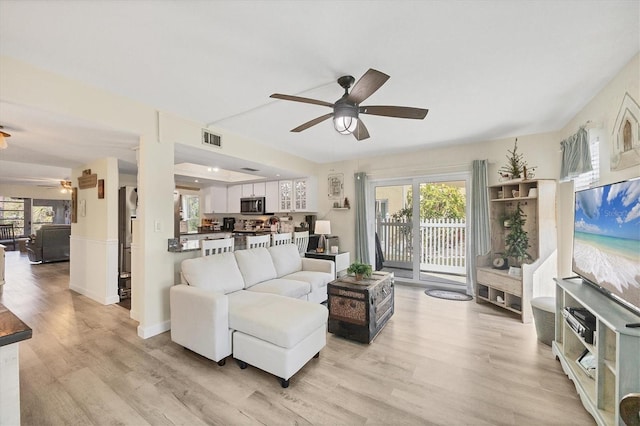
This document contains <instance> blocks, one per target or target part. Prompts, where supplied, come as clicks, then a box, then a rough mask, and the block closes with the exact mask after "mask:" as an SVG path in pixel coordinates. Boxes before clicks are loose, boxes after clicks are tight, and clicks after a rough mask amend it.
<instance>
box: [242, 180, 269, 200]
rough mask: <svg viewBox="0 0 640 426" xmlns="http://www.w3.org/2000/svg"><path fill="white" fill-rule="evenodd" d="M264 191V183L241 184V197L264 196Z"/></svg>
mask: <svg viewBox="0 0 640 426" xmlns="http://www.w3.org/2000/svg"><path fill="white" fill-rule="evenodd" d="M265 193H266V189H265V183H264V182H256V183H245V184H243V185H242V196H243V197H264V196H265Z"/></svg>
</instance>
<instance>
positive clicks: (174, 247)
mask: <svg viewBox="0 0 640 426" xmlns="http://www.w3.org/2000/svg"><path fill="white" fill-rule="evenodd" d="M207 234H211V235H219V237H218V238H201V239H197V240H182V241H181V240H180V239H179V238H169V240H168V249H167V250H168V251H170V252H172V253H184V252H187V251H196V250H200V241H203V240H220V239H222V238H225V237H226V236H227V235H231V233H225V232H215V233H211V232H207ZM189 235H191V234H189ZM201 235H202V234H201Z"/></svg>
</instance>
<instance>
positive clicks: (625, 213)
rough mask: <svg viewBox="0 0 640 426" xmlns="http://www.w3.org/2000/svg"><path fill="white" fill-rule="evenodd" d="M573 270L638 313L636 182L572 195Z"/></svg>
mask: <svg viewBox="0 0 640 426" xmlns="http://www.w3.org/2000/svg"><path fill="white" fill-rule="evenodd" d="M573 270H574V272H576V273H577V274H579V275H581V276H582V277H584V278H586V279H588V280H589V281H591V282H593V283H595V284H597V285H599V286H602V287H604V288H605V289H607V290H609V291H611V292H612V293H614V294H616V295H618V296H619V297H621V298H623V299H624V300H626V301H627V302H629V303H631V304H632V305H634V306H636V307H638V308H639V309H640V179H635V180H631V181H627V182H620V183H616V184H613V185H605V186H601V187H597V188H592V189H588V190H584V191H579V192H576V208H575V223H574V241H573Z"/></svg>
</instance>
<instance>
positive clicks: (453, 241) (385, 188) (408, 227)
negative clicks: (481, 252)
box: [372, 173, 469, 289]
mask: <svg viewBox="0 0 640 426" xmlns="http://www.w3.org/2000/svg"><path fill="white" fill-rule="evenodd" d="M468 185H469V176H468V174H467V173H462V174H455V175H446V176H428V177H420V178H413V179H397V180H385V181H383V180H380V181H372V187H373V188H372V189H373V193H374V195H375V197H374V198H375V232H376V236H377V238H378V244H379V248H380V250H378V252H379V253H381V254H382V257H383V259H382V265H383V270H385V271H393V272H394V274H395V276H396V278H397V279H400V280H402V281H405V282H409V283H412V284H416V285H420V286H438V287H452V288H456V289H460V288H464V287H466V285H467V271H466V268H467V258H468V253H467V245H468V244H467V238H466V236H467V227H468V225H467V221H466V218H467V216H468V211H467V210H468V206H467V196H466V195H467V188H468ZM414 194H418V196H417V197H416V196H414Z"/></svg>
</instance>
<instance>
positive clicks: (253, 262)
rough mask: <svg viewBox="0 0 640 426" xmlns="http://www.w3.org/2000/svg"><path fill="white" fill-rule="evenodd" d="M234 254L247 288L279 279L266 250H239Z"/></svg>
mask: <svg viewBox="0 0 640 426" xmlns="http://www.w3.org/2000/svg"><path fill="white" fill-rule="evenodd" d="M234 254H235V256H236V261H237V262H238V268H239V269H240V273H242V277H243V278H244V285H245V288H249V287H251V286H252V285H255V284H258V283H260V282H262V281H267V280H271V279H274V278H276V277H277V275H276V268H275V267H274V266H273V261H272V260H271V255H270V254H269V251H268V250H267V249H266V248H264V247H256V248H252V249H248V250H237V251H236V252H235V253H234ZM298 257H299V256H298Z"/></svg>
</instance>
